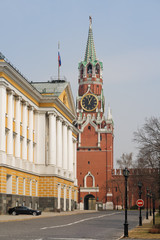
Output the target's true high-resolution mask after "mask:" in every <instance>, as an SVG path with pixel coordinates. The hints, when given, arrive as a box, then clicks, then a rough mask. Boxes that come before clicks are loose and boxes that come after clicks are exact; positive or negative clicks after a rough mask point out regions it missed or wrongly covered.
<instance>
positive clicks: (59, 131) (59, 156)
mask: <svg viewBox="0 0 160 240" xmlns="http://www.w3.org/2000/svg"><path fill="white" fill-rule="evenodd" d="M62 121H63V119H62V118H61V117H57V167H62Z"/></svg>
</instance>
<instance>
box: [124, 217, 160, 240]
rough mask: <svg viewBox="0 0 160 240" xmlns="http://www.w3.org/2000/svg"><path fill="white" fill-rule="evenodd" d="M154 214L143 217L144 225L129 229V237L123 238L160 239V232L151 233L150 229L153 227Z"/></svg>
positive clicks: (139, 239)
mask: <svg viewBox="0 0 160 240" xmlns="http://www.w3.org/2000/svg"><path fill="white" fill-rule="evenodd" d="M152 221H153V216H149V217H148V219H143V221H142V226H137V227H135V228H133V229H132V230H130V231H129V233H128V235H129V237H128V238H123V237H122V238H123V239H127V240H131V239H137V240H148V239H159V240H160V234H152V233H149V232H148V231H149V229H151V228H152Z"/></svg>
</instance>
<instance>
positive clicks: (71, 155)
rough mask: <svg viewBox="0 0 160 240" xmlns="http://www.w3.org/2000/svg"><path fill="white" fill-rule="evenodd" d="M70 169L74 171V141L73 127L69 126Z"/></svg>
mask: <svg viewBox="0 0 160 240" xmlns="http://www.w3.org/2000/svg"><path fill="white" fill-rule="evenodd" d="M68 170H69V171H71V172H72V171H73V142H72V127H71V126H69V127H68Z"/></svg>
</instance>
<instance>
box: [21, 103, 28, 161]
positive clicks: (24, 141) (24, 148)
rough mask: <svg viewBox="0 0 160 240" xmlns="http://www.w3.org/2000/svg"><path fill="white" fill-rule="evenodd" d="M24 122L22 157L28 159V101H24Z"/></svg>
mask: <svg viewBox="0 0 160 240" xmlns="http://www.w3.org/2000/svg"><path fill="white" fill-rule="evenodd" d="M22 104H23V122H22V136H23V137H24V138H23V142H22V159H23V160H27V105H28V104H27V102H23V103H22Z"/></svg>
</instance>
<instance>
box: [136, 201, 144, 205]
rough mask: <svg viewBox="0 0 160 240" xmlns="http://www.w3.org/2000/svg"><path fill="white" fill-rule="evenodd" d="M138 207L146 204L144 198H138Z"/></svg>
mask: <svg viewBox="0 0 160 240" xmlns="http://www.w3.org/2000/svg"><path fill="white" fill-rule="evenodd" d="M136 204H137V206H138V207H143V206H144V201H143V200H142V199H138V200H137V202H136Z"/></svg>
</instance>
